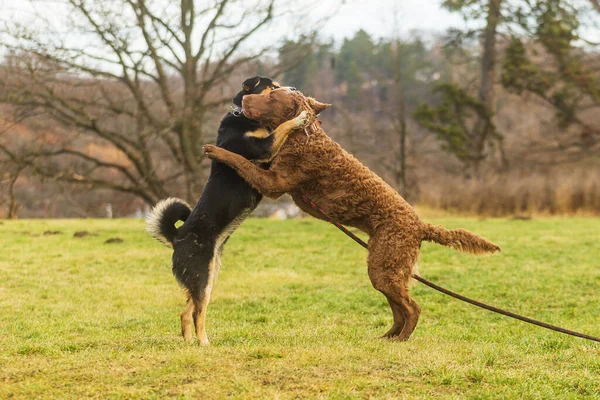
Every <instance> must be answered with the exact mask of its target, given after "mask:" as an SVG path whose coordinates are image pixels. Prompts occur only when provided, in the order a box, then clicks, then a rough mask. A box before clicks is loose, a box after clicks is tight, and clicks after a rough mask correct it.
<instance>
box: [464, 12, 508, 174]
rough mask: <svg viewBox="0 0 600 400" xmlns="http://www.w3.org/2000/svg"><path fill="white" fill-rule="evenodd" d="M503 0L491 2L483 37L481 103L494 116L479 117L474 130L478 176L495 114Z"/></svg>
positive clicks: (473, 163)
mask: <svg viewBox="0 0 600 400" xmlns="http://www.w3.org/2000/svg"><path fill="white" fill-rule="evenodd" d="M502 1H503V0H489V3H488V15H487V24H486V28H485V31H484V37H483V56H482V59H481V86H480V88H479V101H481V103H482V104H483V105H484V106H485V108H486V109H487V111H488V112H489V113H490V114H492V116H491V117H490V118H489V119H487V118H483V117H481V116H480V117H479V118H478V120H477V122H476V124H475V129H473V141H472V143H473V153H472V165H471V167H472V171H471V172H472V173H473V174H474V175H475V176H477V175H478V173H479V167H480V164H481V161H482V160H483V152H484V150H485V142H486V140H487V137H488V134H489V132H490V128H491V123H492V121H493V113H494V104H495V103H494V84H495V70H496V55H497V54H496V35H497V31H498V24H499V23H500V18H501V17H502V15H501V13H500V7H501V5H502Z"/></svg>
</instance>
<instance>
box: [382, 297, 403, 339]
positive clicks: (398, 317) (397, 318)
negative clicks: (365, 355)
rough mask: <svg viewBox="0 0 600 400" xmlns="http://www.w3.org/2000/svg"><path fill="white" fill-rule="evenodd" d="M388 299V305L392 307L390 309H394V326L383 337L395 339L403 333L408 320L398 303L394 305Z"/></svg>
mask: <svg viewBox="0 0 600 400" xmlns="http://www.w3.org/2000/svg"><path fill="white" fill-rule="evenodd" d="M386 298H387V301H388V304H389V305H390V308H391V309H392V314H393V315H394V324H393V325H392V327H391V328H390V330H389V331H387V332H386V333H385V334H384V335H383V336H382V337H384V338H393V337H395V336H398V335H399V334H400V332H402V328H404V324H405V322H406V320H405V318H404V314H403V313H402V308H401V307H400V306H399V305H397V304H396V303H394V302H393V301H392V300H390V299H389V298H388V297H387V296H386Z"/></svg>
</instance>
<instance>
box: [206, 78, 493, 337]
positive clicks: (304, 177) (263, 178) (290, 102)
mask: <svg viewBox="0 0 600 400" xmlns="http://www.w3.org/2000/svg"><path fill="white" fill-rule="evenodd" d="M327 106H328V105H326V104H322V103H319V102H318V101H316V100H314V99H311V98H307V97H304V95H302V94H301V93H300V92H290V91H283V90H281V89H277V90H274V91H272V92H271V93H269V95H253V96H246V97H245V98H244V102H243V108H244V110H245V111H244V112H245V113H246V115H247V116H248V117H251V118H254V119H256V120H258V121H260V122H261V123H263V124H271V125H272V126H276V125H279V124H281V123H282V122H284V121H285V120H286V119H289V118H291V117H293V116H295V115H297V113H299V112H300V111H302V110H306V109H307V107H308V110H312V111H313V112H314V114H317V115H318V114H319V113H320V112H321V111H323V110H324V109H325V108H326V107H327ZM206 153H207V155H208V156H209V157H210V158H213V159H217V160H219V161H221V162H223V163H226V164H228V165H229V166H231V167H232V168H234V169H235V170H236V171H237V173H238V174H240V176H241V177H242V178H244V179H245V180H246V181H247V182H248V183H250V184H251V185H252V186H253V187H255V188H256V189H257V190H258V191H260V192H261V193H263V194H264V195H265V196H268V197H272V198H277V197H279V196H281V195H282V194H284V193H289V194H290V195H291V196H292V198H293V199H294V201H295V202H296V204H297V205H298V206H299V207H300V208H301V209H302V210H303V211H305V212H307V213H308V214H310V215H312V216H314V217H316V218H320V219H323V217H322V216H321V215H320V214H318V213H316V212H315V211H314V210H313V209H312V208H311V207H310V206H308V205H307V204H305V203H304V201H303V200H302V197H303V196H306V197H308V198H309V199H311V200H312V201H313V202H315V203H317V204H318V205H319V206H320V207H321V208H322V209H323V211H324V213H325V215H327V216H328V217H329V218H331V219H333V220H335V221H338V222H340V223H342V224H344V225H350V226H353V227H356V228H358V229H360V230H362V231H364V232H366V233H367V234H368V235H369V256H368V260H367V263H368V273H369V278H370V279H371V283H372V284H373V286H374V287H375V289H377V290H379V291H380V292H381V293H383V294H384V295H385V297H386V298H387V300H388V303H389V305H390V308H391V309H392V314H393V318H394V323H393V326H392V328H391V329H390V330H389V331H388V332H387V333H386V334H385V335H384V336H385V337H391V338H395V339H397V340H407V339H408V338H409V336H410V335H411V333H412V332H413V330H414V329H415V327H416V325H417V321H418V319H419V315H420V313H421V308H420V307H419V305H418V304H417V303H416V302H415V301H414V300H413V299H412V298H411V297H410V296H409V294H408V285H409V282H410V280H411V277H412V274H413V273H414V270H415V266H416V262H417V259H418V256H419V249H420V246H421V242H422V241H423V240H431V241H435V242H437V243H440V244H443V245H447V246H450V247H452V248H455V249H457V250H462V251H467V252H471V253H477V254H478V253H484V252H493V251H497V250H500V248H499V247H498V246H496V245H494V244H493V243H491V242H489V241H487V240H486V239H484V238H482V237H480V236H477V235H475V234H473V233H470V232H468V231H465V230H462V229H457V230H452V231H448V230H446V229H444V228H442V227H436V226H433V225H431V224H427V223H424V222H422V221H421V220H420V219H419V217H418V216H417V214H416V213H415V211H414V210H413V208H412V207H411V206H410V205H409V204H408V203H407V202H406V201H405V200H404V199H403V198H402V197H401V196H400V195H399V194H398V193H397V192H396V191H395V190H394V189H392V188H391V187H390V186H389V185H387V184H386V183H385V182H384V181H383V179H381V178H380V177H379V176H377V175H375V174H374V173H373V172H371V171H370V170H369V169H368V168H367V167H366V166H364V165H363V164H361V163H360V162H359V161H358V160H357V159H356V158H354V157H353V156H352V155H350V154H348V153H347V152H346V151H345V150H344V149H342V148H341V147H340V146H339V145H338V144H337V143H335V142H334V141H333V140H332V139H331V138H329V137H328V136H327V135H326V134H325V132H324V131H323V130H322V129H321V128H320V127H318V128H316V130H315V132H314V133H313V134H311V135H310V137H309V138H308V139H307V137H306V136H305V135H304V133H302V132H301V131H295V132H294V133H292V134H290V136H289V138H288V140H287V142H286V143H285V145H284V146H283V147H282V148H281V150H280V151H279V154H278V155H277V156H276V157H275V158H274V159H273V163H272V164H271V168H270V169H269V170H262V169H260V168H257V167H256V166H255V165H253V164H252V163H251V162H249V161H248V160H246V159H244V158H243V157H240V156H239V155H236V154H233V153H230V152H228V151H226V150H223V149H218V148H215V147H214V146H207V147H206Z"/></svg>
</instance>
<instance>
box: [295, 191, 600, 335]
mask: <svg viewBox="0 0 600 400" xmlns="http://www.w3.org/2000/svg"><path fill="white" fill-rule="evenodd" d="M302 200H303V201H304V202H305V203H306V204H308V205H310V206H311V207H312V208H313V210H315V211H317V212H318V213H319V214H321V215H322V216H323V217H325V219H327V221H329V222H331V223H332V224H333V225H335V226H337V227H338V229H339V230H341V231H342V232H344V233H345V234H346V235H348V236H350V237H351V238H352V239H353V240H354V241H355V242H356V243H358V244H360V245H361V246H362V247H364V248H365V249H367V250H368V249H369V246H368V245H367V243H365V241H364V240H362V239H361V238H359V237H358V236H356V235H355V234H354V233H352V232H350V231H349V230H348V229H347V228H346V227H345V226H344V225H342V224H340V223H339V222H336V221H333V220H331V219H330V218H329V217H328V216H327V215H326V214H325V212H324V211H323V210H321V209H320V208H319V207H318V206H317V205H316V204H315V203H313V202H312V201H310V200H309V199H307V198H306V197H305V196H302ZM413 278H415V279H416V280H418V281H419V282H421V283H423V284H425V285H427V286H429V287H430V288H432V289H435V290H437V291H439V292H442V293H444V294H447V295H448V296H450V297H454V298H455V299H459V300H462V301H465V302H467V303H469V304H473V305H474V306H477V307H481V308H484V309H486V310H489V311H493V312H495V313H498V314H502V315H506V316H507V317H511V318H515V319H518V320H520V321H524V322H528V323H530V324H533V325H537V326H541V327H542V328H546V329H551V330H553V331H556V332H561V333H564V334H567V335H571V336H576V337H580V338H583V339H588V340H593V341H595V342H600V338H597V337H594V336H590V335H586V334H585V333H580V332H576V331H572V330H569V329H565V328H561V327H560V326H556V325H552V324H548V323H546V322H542V321H537V320H535V319H532V318H529V317H524V316H522V315H519V314H515V313H513V312H510V311H506V310H502V309H501V308H498V307H494V306H490V305H488V304H485V303H482V302H480V301H477V300H473V299H470V298H468V297H465V296H463V295H460V294H458V293H454V292H453V291H451V290H448V289H445V288H443V287H441V286H438V285H436V284H435V283H433V282H430V281H428V280H427V279H425V278H423V277H421V276H420V275H417V274H413Z"/></svg>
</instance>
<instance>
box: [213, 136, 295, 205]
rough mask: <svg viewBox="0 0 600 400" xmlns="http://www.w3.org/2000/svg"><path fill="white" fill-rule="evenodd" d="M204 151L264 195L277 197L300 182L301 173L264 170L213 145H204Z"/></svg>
mask: <svg viewBox="0 0 600 400" xmlns="http://www.w3.org/2000/svg"><path fill="white" fill-rule="evenodd" d="M204 153H205V154H206V156H207V157H208V158H210V159H213V160H217V161H220V162H222V163H223V164H227V165H228V166H230V167H231V168H233V169H234V170H235V171H236V172H237V173H238V175H239V176H241V177H242V179H244V180H245V181H246V182H248V183H249V184H250V186H252V187H254V188H255V189H256V190H258V191H259V192H260V193H262V194H263V195H264V196H267V197H270V198H273V199H277V198H279V197H281V196H282V195H283V194H284V193H287V192H289V191H290V190H292V189H293V188H294V187H296V186H297V185H298V184H300V183H301V182H302V180H303V179H302V178H303V174H301V173H299V172H298V170H297V169H296V170H295V171H287V168H286V170H283V169H281V168H280V169H278V170H274V169H268V170H264V169H261V168H259V167H258V166H256V165H254V164H253V163H252V162H250V161H248V160H246V159H245V158H244V157H242V156H240V155H239V154H236V153H232V152H231V151H229V150H225V149H222V148H220V147H217V146H213V145H209V144H207V145H205V146H204Z"/></svg>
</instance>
